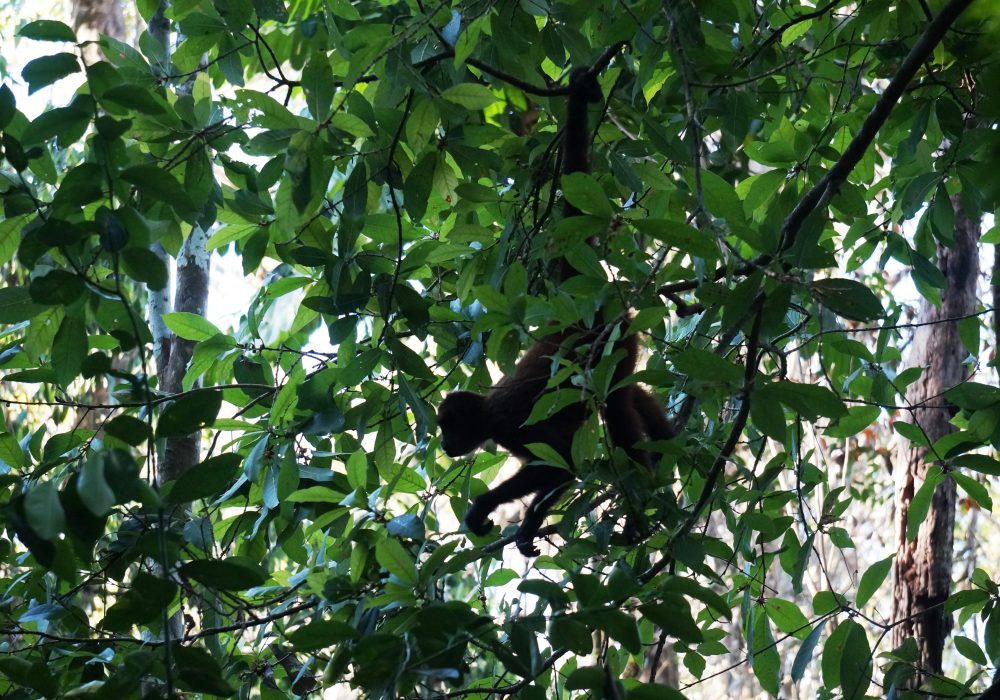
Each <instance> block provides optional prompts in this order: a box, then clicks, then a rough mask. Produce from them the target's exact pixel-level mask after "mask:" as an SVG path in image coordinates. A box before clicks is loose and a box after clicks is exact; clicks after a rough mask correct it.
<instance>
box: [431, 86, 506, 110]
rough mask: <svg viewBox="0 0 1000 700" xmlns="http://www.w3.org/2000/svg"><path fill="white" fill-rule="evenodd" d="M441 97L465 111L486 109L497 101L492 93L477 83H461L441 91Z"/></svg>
mask: <svg viewBox="0 0 1000 700" xmlns="http://www.w3.org/2000/svg"><path fill="white" fill-rule="evenodd" d="M441 97H443V98H444V99H446V100H448V101H449V102H454V103H455V104H457V105H461V106H463V107H465V108H466V109H471V110H480V109H486V108H487V107H489V106H490V105H491V104H493V103H494V102H496V101H497V97H496V95H494V94H493V92H492V91H491V90H490V89H489V88H487V87H485V86H483V85H479V84H478V83H461V84H459V85H452V86H451V87H450V88H448V89H446V90H442V91H441Z"/></svg>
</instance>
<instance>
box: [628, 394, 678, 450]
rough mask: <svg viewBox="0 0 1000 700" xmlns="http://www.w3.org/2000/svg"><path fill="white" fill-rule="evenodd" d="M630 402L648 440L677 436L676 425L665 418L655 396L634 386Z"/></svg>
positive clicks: (667, 438) (664, 413) (664, 412)
mask: <svg viewBox="0 0 1000 700" xmlns="http://www.w3.org/2000/svg"><path fill="white" fill-rule="evenodd" d="M631 402H632V406H633V407H634V409H635V411H636V413H637V414H638V415H639V417H640V418H641V419H642V429H643V431H644V432H645V433H646V435H648V436H649V439H650V440H669V439H670V438H672V437H676V436H677V427H676V426H674V425H673V423H671V422H670V421H669V420H667V416H666V411H664V409H663V406H662V405H661V404H660V401H659V399H657V398H656V397H655V396H653V395H652V394H650V393H649V392H648V391H646V390H645V389H643V388H641V387H638V386H635V387H634V391H633V392H632V395H631Z"/></svg>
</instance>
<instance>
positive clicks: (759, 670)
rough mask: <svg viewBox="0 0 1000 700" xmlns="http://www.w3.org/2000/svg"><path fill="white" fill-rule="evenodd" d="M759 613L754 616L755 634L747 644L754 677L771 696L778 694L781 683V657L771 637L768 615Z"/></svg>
mask: <svg viewBox="0 0 1000 700" xmlns="http://www.w3.org/2000/svg"><path fill="white" fill-rule="evenodd" d="M762 612H763V611H758V613H757V614H756V615H754V624H753V633H752V636H751V638H750V639H748V640H747V644H748V645H749V646H750V649H749V654H748V655H749V657H750V668H752V669H753V675H754V676H756V677H757V680H758V681H760V685H761V687H763V688H764V690H766V691H767V692H769V693H770V694H771V695H777V694H778V687H779V685H780V682H781V657H780V656H779V655H778V649H777V647H776V646H775V644H774V637H773V636H772V635H771V626H770V625H769V624H768V622H767V615H764V614H762Z"/></svg>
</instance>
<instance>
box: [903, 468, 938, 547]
mask: <svg viewBox="0 0 1000 700" xmlns="http://www.w3.org/2000/svg"><path fill="white" fill-rule="evenodd" d="M944 479H945V476H944V474H943V473H942V471H941V467H931V468H930V469H929V470H928V471H927V476H926V477H925V478H924V483H922V484H921V485H920V488H918V489H917V491H916V493H914V494H913V499H912V500H911V501H910V508H909V510H908V511H907V513H906V541H907V542H912V541H913V540H914V539H915V538H916V536H917V531H918V530H919V529H920V525H921V524H922V523H923V522H924V520H925V519H926V518H927V511H928V510H929V509H930V507H931V500H932V499H933V498H934V491H935V490H936V489H937V487H938V485H940V483H941V482H942V481H944Z"/></svg>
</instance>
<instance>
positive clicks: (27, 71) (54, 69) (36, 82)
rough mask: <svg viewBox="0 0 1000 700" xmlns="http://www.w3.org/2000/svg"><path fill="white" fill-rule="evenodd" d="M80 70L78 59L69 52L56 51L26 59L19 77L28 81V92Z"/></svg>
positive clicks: (35, 90) (30, 92)
mask: <svg viewBox="0 0 1000 700" xmlns="http://www.w3.org/2000/svg"><path fill="white" fill-rule="evenodd" d="M79 71H80V61H79V59H77V57H76V56H74V55H73V54H71V53H57V54H53V55H51V56H42V57H41V58H36V59H34V60H31V61H28V63H26V64H25V66H24V69H23V70H22V71H21V77H22V78H24V80H25V82H27V83H28V94H29V95H30V94H32V93H34V92H37V91H38V90H40V89H42V88H43V87H45V86H46V85H51V84H52V83H54V82H56V81H57V80H60V79H61V78H65V77H66V76H67V75H72V74H73V73H78V72H79Z"/></svg>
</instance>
